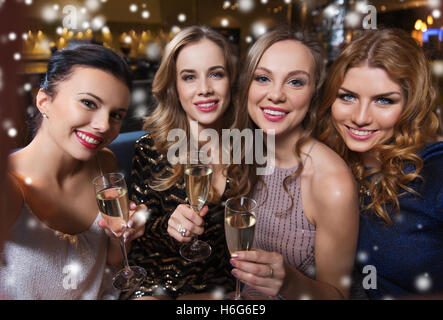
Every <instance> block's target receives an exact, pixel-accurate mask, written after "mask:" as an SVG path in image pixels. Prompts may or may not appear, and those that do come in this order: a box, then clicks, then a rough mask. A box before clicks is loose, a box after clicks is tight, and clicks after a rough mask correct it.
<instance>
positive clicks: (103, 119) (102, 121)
mask: <svg viewBox="0 0 443 320" xmlns="http://www.w3.org/2000/svg"><path fill="white" fill-rule="evenodd" d="M91 125H92V128H93V129H94V130H97V132H100V133H104V132H106V131H108V130H109V128H110V124H109V114H108V112H104V111H103V112H97V113H96V114H95V115H94V118H93V119H92V124H91Z"/></svg>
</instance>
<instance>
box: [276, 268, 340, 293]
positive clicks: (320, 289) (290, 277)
mask: <svg viewBox="0 0 443 320" xmlns="http://www.w3.org/2000/svg"><path fill="white" fill-rule="evenodd" d="M286 273H287V276H286V279H285V281H284V284H283V286H282V289H281V290H280V295H281V296H283V297H284V298H285V299H288V300H300V299H309V300H311V299H312V300H341V299H345V297H344V296H343V294H342V293H341V292H340V291H339V290H338V289H337V288H335V287H334V286H332V285H330V284H328V283H326V282H322V281H318V280H314V279H311V278H309V277H307V276H305V275H304V274H303V273H301V272H300V271H298V270H297V269H296V268H294V267H293V266H290V265H288V264H286Z"/></svg>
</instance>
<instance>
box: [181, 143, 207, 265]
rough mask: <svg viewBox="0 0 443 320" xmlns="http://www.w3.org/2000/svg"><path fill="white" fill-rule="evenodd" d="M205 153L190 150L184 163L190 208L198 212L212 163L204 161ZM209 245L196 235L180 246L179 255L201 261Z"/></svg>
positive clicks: (204, 199)
mask: <svg viewBox="0 0 443 320" xmlns="http://www.w3.org/2000/svg"><path fill="white" fill-rule="evenodd" d="M205 156H206V155H205V153H204V152H202V151H191V153H190V157H189V158H188V161H187V163H186V164H185V184H186V194H187V196H188V201H189V204H190V205H191V208H192V209H193V210H194V211H195V212H196V213H197V214H199V212H200V210H201V209H202V208H203V206H204V205H205V202H206V200H207V198H208V195H209V191H210V189H211V180H212V170H213V169H212V165H210V164H208V163H204V162H203V161H202V160H203V159H205ZM211 251H212V249H211V246H210V245H209V244H208V243H207V242H204V241H201V240H198V237H197V236H194V239H193V240H192V241H191V242H190V243H185V244H183V245H182V246H181V247H180V255H181V256H182V257H183V258H185V259H186V260H189V261H192V262H196V261H202V260H204V259H206V258H208V257H209V256H210V255H211Z"/></svg>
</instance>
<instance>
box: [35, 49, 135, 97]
mask: <svg viewBox="0 0 443 320" xmlns="http://www.w3.org/2000/svg"><path fill="white" fill-rule="evenodd" d="M76 66H86V67H92V68H96V69H100V70H103V71H105V72H109V73H111V74H112V75H114V76H115V77H116V78H118V79H120V80H122V81H123V82H124V83H125V84H126V86H127V87H128V88H129V90H131V89H132V77H131V71H130V69H129V67H128V65H127V64H126V62H125V61H124V60H123V58H122V57H120V56H119V55H118V54H117V53H115V52H114V51H112V50H111V49H108V48H105V47H104V46H101V45H95V44H85V45H81V46H78V47H75V48H73V49H62V50H58V51H56V52H55V53H54V54H53V55H52V57H51V59H50V61H49V64H48V68H47V71H46V75H45V77H44V79H43V81H42V83H41V85H40V88H41V89H44V90H45V91H46V92H47V93H48V94H49V95H51V96H53V95H55V94H56V87H57V84H59V83H60V82H61V81H64V80H67V79H68V78H69V77H70V76H71V75H72V72H73V68H74V67H76Z"/></svg>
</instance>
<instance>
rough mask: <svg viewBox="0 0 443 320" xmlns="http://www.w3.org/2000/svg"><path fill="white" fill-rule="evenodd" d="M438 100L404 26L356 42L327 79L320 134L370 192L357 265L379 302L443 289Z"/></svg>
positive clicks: (363, 200)
mask: <svg viewBox="0 0 443 320" xmlns="http://www.w3.org/2000/svg"><path fill="white" fill-rule="evenodd" d="M433 99H434V89H433V88H432V82H431V74H430V70H429V65H428V61H427V60H426V58H425V56H424V54H423V52H422V50H421V48H420V47H419V46H418V45H417V43H416V42H415V40H413V39H412V38H411V37H410V36H409V35H408V34H406V33H405V32H403V31H400V30H394V29H385V30H378V31H373V32H368V33H366V34H364V35H362V36H361V37H359V38H358V39H356V40H354V41H352V42H351V44H350V45H349V46H348V47H347V48H346V49H345V50H344V51H343V52H342V53H341V55H340V56H339V57H338V59H337V60H336V61H335V62H334V64H333V65H332V68H331V71H330V73H329V78H328V80H327V82H326V86H325V94H324V99H323V103H322V107H321V110H320V114H319V119H321V126H320V127H319V137H320V139H321V140H323V141H324V142H325V143H327V144H328V145H329V146H331V147H332V148H333V149H334V150H336V151H337V152H338V153H339V154H340V155H341V156H342V157H343V158H344V159H345V160H346V162H347V163H348V164H349V166H350V167H351V168H352V171H353V173H354V176H355V178H356V179H357V181H358V184H359V187H360V204H361V208H362V212H361V217H360V234H359V242H358V252H357V261H356V263H357V269H358V272H359V273H360V274H361V275H363V276H365V275H367V276H369V278H368V279H371V281H369V280H367V281H366V285H365V289H366V294H367V295H368V296H369V298H372V299H382V298H388V297H389V298H393V297H405V296H410V295H417V294H431V293H442V291H443V277H442V272H441V271H442V270H443V258H442V257H443V251H442V248H443V232H442V230H443V198H442V196H443V191H442V186H443V184H442V174H443V171H442V168H443V143H442V142H441V141H440V142H438V141H437V128H438V120H437V117H436V115H435V113H434V111H433V110H434V109H433V104H432V103H433ZM363 272H365V274H362V273H363ZM369 272H371V274H369ZM423 283H424V284H425V285H424V286H423V285H421V284H423ZM357 285H360V287H361V286H362V283H358V284H357Z"/></svg>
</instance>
